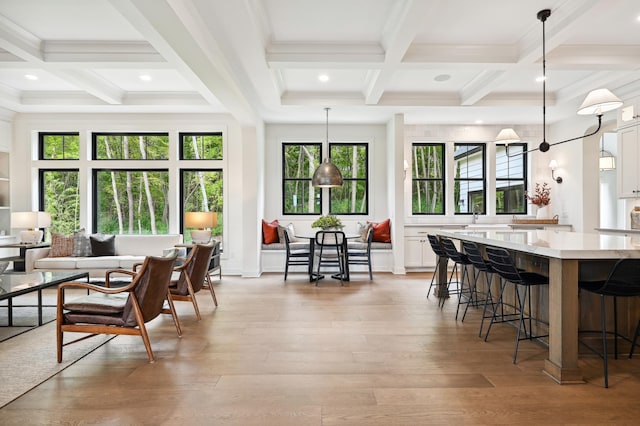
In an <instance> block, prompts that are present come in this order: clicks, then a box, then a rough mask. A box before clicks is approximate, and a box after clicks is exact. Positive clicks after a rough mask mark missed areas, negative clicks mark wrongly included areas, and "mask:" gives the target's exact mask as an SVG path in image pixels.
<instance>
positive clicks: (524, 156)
mask: <svg viewBox="0 0 640 426" xmlns="http://www.w3.org/2000/svg"><path fill="white" fill-rule="evenodd" d="M499 146H500V147H502V146H503V147H505V156H506V157H507V161H510V160H509V158H514V157H515V158H521V159H522V160H521V161H522V179H511V178H510V177H509V176H508V177H506V178H498V174H497V170H496V175H495V194H496V195H495V203H496V205H495V206H494V209H495V214H496V216H501V215H517V214H521V215H526V214H527V203H526V201H525V202H524V203H523V207H524V211H521V212H500V213H499V212H498V208H497V207H498V206H497V203H498V182H499V181H500V182H510V181H519V180H522V182H523V186H524V190H525V192H526V190H527V183H528V182H527V176H528V164H529V161H528V160H529V159H528V157H527V148H528V145H527V143H526V142H517V143H510V144H496V152H495V154H496V165H497V158H498V150H497V147H499ZM507 146H519V147H522V154H518V155H514V156H512V157H509V156H508V155H507V154H506V152H507ZM496 167H497V166H496Z"/></svg>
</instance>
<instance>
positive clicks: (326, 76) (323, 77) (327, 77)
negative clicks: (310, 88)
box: [318, 74, 329, 83]
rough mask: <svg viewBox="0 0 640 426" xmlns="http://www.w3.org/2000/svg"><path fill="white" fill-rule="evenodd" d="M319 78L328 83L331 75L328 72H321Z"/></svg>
mask: <svg viewBox="0 0 640 426" xmlns="http://www.w3.org/2000/svg"><path fill="white" fill-rule="evenodd" d="M318 80H320V81H321V82H323V83H326V82H327V81H329V76H328V75H326V74H320V75H319V76H318Z"/></svg>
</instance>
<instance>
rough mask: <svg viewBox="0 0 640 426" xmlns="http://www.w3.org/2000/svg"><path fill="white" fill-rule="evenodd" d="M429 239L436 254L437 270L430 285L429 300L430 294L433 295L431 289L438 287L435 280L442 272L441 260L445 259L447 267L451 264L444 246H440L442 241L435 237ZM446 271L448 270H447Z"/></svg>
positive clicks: (430, 236) (428, 236) (429, 236)
mask: <svg viewBox="0 0 640 426" xmlns="http://www.w3.org/2000/svg"><path fill="white" fill-rule="evenodd" d="M427 238H428V239H429V245H431V250H433V252H434V253H435V254H436V269H435V270H434V271H433V277H431V284H429V290H428V291H427V299H428V298H429V293H431V288H432V287H433V286H434V285H436V283H435V279H436V277H437V276H438V271H439V270H440V260H441V259H445V261H446V263H445V265H448V264H449V258H448V257H447V253H445V251H444V249H443V248H442V245H440V240H438V237H436V236H435V235H430V234H429V235H427ZM445 269H446V268H445Z"/></svg>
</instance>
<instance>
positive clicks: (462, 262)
mask: <svg viewBox="0 0 640 426" xmlns="http://www.w3.org/2000/svg"><path fill="white" fill-rule="evenodd" d="M440 244H442V249H443V250H444V252H445V253H446V254H447V257H448V258H449V259H451V260H452V261H453V270H452V271H451V276H450V277H449V283H448V284H447V290H448V289H449V286H450V284H451V281H452V278H453V275H454V274H456V278H457V282H458V287H457V289H456V291H455V292H454V293H453V294H457V295H458V306H457V307H456V320H457V319H458V312H459V310H460V305H462V304H465V303H466V304H467V305H468V304H469V303H472V301H473V295H472V292H471V280H470V279H469V272H468V270H467V266H471V265H472V263H471V261H470V260H469V258H468V257H467V255H466V254H465V253H462V252H460V251H458V249H457V247H456V245H455V244H454V243H453V241H451V240H450V239H449V238H445V237H440ZM458 266H460V268H461V269H462V279H460V276H459V271H458ZM465 277H466V278H467V288H466V290H465V286H464V279H465ZM465 292H466V293H467V295H466V297H467V301H466V302H463V301H462V298H463V296H464V294H465ZM442 306H444V299H443V302H442Z"/></svg>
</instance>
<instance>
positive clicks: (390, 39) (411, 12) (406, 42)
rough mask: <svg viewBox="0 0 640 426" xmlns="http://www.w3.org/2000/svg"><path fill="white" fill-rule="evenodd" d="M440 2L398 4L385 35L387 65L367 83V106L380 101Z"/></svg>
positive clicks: (387, 25) (414, 1)
mask: <svg viewBox="0 0 640 426" xmlns="http://www.w3.org/2000/svg"><path fill="white" fill-rule="evenodd" d="M439 3H440V1H430V2H425V1H418V0H406V1H404V2H402V3H397V7H396V9H395V10H394V11H393V13H391V15H390V17H389V20H388V21H387V23H386V25H385V29H384V31H383V35H382V46H383V47H384V49H385V59H384V66H383V67H382V69H381V70H380V72H378V73H372V74H371V75H372V76H373V78H372V79H371V80H370V81H368V82H367V84H366V89H365V102H366V104H367V105H375V104H377V103H378V101H379V100H380V98H381V97H382V94H383V93H384V91H385V90H386V89H387V87H388V86H389V83H390V82H391V79H392V78H393V75H394V73H395V72H396V69H397V67H398V65H399V64H400V62H401V61H402V58H403V57H404V55H405V54H406V53H407V50H408V49H409V47H410V46H411V43H412V42H413V40H414V39H415V37H416V34H418V33H419V31H420V30H421V29H422V26H423V25H424V19H425V17H426V16H429V15H430V13H429V11H431V10H435V9H436V8H437V7H438V6H439Z"/></svg>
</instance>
